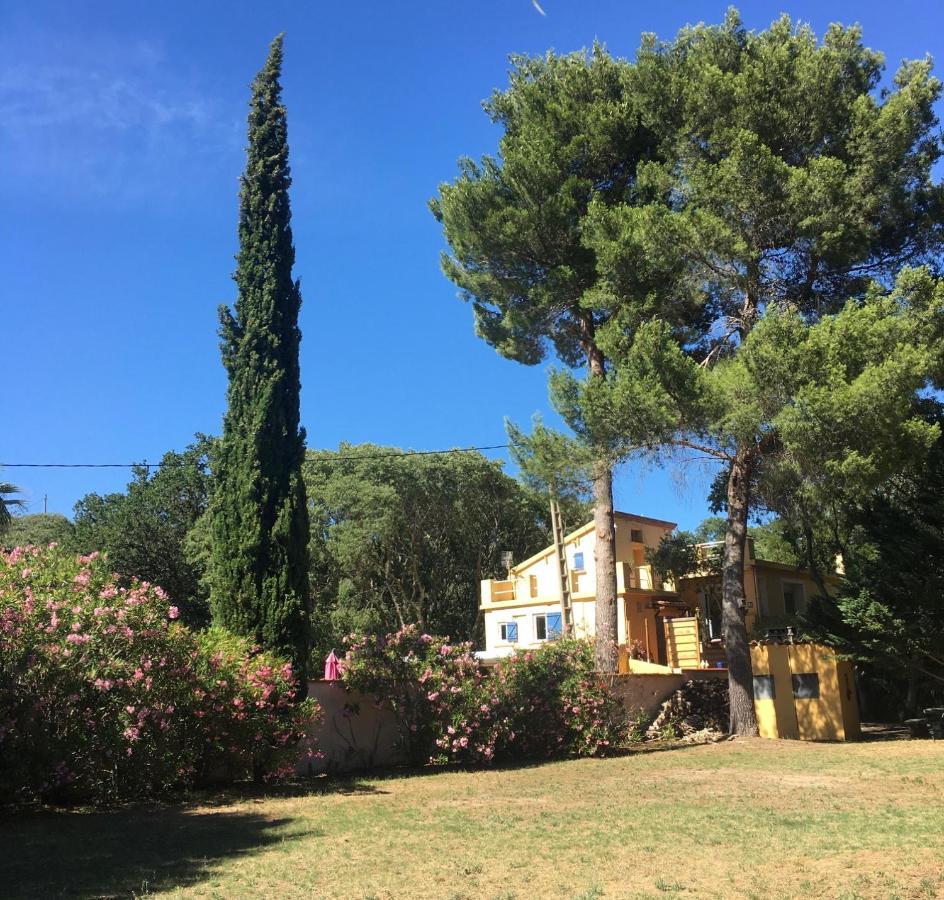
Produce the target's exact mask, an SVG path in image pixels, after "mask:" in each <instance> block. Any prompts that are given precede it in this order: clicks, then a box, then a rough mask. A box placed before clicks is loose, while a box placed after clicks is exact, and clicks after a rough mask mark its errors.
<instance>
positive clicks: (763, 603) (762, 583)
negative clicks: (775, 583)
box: [757, 578, 770, 616]
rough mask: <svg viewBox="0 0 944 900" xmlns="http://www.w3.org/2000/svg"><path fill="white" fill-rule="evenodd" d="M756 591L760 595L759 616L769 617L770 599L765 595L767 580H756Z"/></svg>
mask: <svg viewBox="0 0 944 900" xmlns="http://www.w3.org/2000/svg"><path fill="white" fill-rule="evenodd" d="M757 591H758V593H759V594H760V597H759V598H758V599H759V600H760V614H761V616H769V615H770V599H769V597H768V595H767V579H766V578H758V579H757Z"/></svg>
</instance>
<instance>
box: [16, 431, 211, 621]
mask: <svg viewBox="0 0 944 900" xmlns="http://www.w3.org/2000/svg"><path fill="white" fill-rule="evenodd" d="M212 443H213V441H212V439H211V438H208V437H206V436H204V435H198V438H197V440H196V441H195V442H194V443H193V444H191V445H190V446H189V447H187V449H186V450H184V452H183V453H175V452H174V451H171V452H168V453H165V454H164V456H163V458H162V459H161V463H160V466H159V467H158V468H157V469H156V470H155V471H154V472H153V473H149V472H148V470H147V469H146V468H144V467H143V466H142V467H140V468H137V469H136V470H135V473H134V480H133V481H131V482H130V483H129V484H128V487H127V491H126V493H124V494H119V493H114V494H107V495H105V496H101V495H100V494H86V495H85V496H84V497H83V498H82V499H81V500H79V502H78V503H76V505H75V525H74V528H73V526H72V523H69V522H68V520H64V521H65V524H66V525H68V526H69V531H71V534H69V535H68V536H67V537H66V538H65V539H63V540H62V543H63V545H64V546H66V547H69V548H71V549H73V550H75V551H77V552H79V553H91V552H92V551H94V550H98V551H101V552H105V553H107V554H108V563H109V565H110V566H111V568H112V571H114V572H117V573H118V574H119V575H120V576H121V577H122V579H123V581H124V583H126V584H127V583H129V582H130V580H131V579H132V578H138V579H141V580H142V581H149V582H150V583H151V584H156V585H158V586H160V587H162V588H163V589H164V590H165V591H166V592H167V595H168V597H169V598H170V600H171V602H172V603H174V604H175V605H176V606H177V607H178V608H179V609H180V615H181V618H182V619H183V620H184V621H185V622H186V623H187V624H188V625H193V626H202V625H205V624H206V623H207V621H208V620H209V609H208V607H207V591H206V587H205V586H204V584H203V583H202V578H203V565H202V564H201V563H200V562H198V561H195V560H193V559H192V558H191V557H190V554H189V553H188V551H187V542H188V535H189V534H190V532H191V531H192V529H193V528H194V526H195V525H196V524H197V522H198V521H199V520H200V518H201V516H202V515H203V514H204V512H205V511H206V509H207V505H208V503H209V500H210V489H211V479H210V472H209V454H210V451H211V448H212ZM30 518H39V517H30ZM49 518H52V517H49Z"/></svg>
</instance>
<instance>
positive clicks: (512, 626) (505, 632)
mask: <svg viewBox="0 0 944 900" xmlns="http://www.w3.org/2000/svg"><path fill="white" fill-rule="evenodd" d="M498 630H499V631H500V632H501V639H502V640H503V641H505V642H506V643H508V644H513V643H515V641H517V640H518V623H517V622H502V623H501V624H500V625H499V626H498Z"/></svg>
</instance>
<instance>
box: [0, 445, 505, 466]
mask: <svg viewBox="0 0 944 900" xmlns="http://www.w3.org/2000/svg"><path fill="white" fill-rule="evenodd" d="M507 449H508V444H488V445H486V446H482V447H453V448H452V449H451V450H404V451H402V452H400V453H362V454H357V455H345V454H341V453H338V454H327V453H323V452H321V451H316V452H318V453H319V458H320V459H322V460H326V461H329V462H357V461H358V460H361V459H402V458H403V457H406V456H445V455H448V454H450V453H479V452H481V451H483V450H507ZM161 465H162V464H161V463H147V462H136V463H3V462H0V469H133V468H141V469H149V470H150V469H159V468H160V467H161Z"/></svg>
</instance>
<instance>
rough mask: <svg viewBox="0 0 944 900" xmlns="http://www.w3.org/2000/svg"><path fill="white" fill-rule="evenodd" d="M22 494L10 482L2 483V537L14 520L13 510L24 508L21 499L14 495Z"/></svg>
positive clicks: (0, 486) (0, 511)
mask: <svg viewBox="0 0 944 900" xmlns="http://www.w3.org/2000/svg"><path fill="white" fill-rule="evenodd" d="M18 493H20V489H19V488H18V487H17V486H16V485H15V484H10V482H8V481H2V482H0V535H2V534H3V533H4V532H5V531H6V530H7V528H9V527H10V523H11V521H12V520H13V513H12V512H11V510H14V509H20V508H22V506H23V503H24V501H23V499H22V498H21V497H14V496H13V495H14V494H18Z"/></svg>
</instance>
